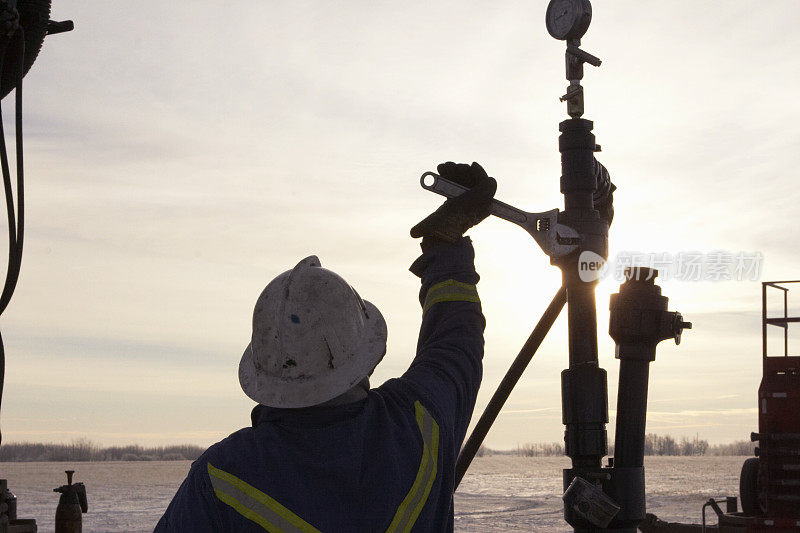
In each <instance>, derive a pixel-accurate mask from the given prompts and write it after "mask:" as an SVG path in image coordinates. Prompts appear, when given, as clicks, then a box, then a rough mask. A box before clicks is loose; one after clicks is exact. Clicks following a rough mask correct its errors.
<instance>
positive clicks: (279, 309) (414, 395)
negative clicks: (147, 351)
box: [155, 162, 497, 532]
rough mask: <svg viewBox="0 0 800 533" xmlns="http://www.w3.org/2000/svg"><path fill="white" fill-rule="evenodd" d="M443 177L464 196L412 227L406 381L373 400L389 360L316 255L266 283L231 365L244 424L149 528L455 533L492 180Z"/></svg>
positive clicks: (475, 170) (207, 457) (394, 382)
mask: <svg viewBox="0 0 800 533" xmlns="http://www.w3.org/2000/svg"><path fill="white" fill-rule="evenodd" d="M438 170H439V173H440V174H441V175H442V176H443V177H445V178H447V179H449V180H451V181H455V182H458V183H461V184H462V185H465V186H467V187H470V189H469V190H468V191H467V192H465V193H464V194H462V195H461V196H458V197H456V198H452V199H448V200H447V201H446V202H445V203H444V204H443V205H442V206H441V207H440V208H439V209H437V210H436V211H435V212H434V213H432V214H431V215H429V216H428V217H427V218H425V219H424V220H423V221H422V222H420V223H419V224H417V225H416V226H414V228H413V229H412V230H411V235H412V236H413V237H423V240H422V255H421V257H419V258H418V259H417V260H416V261H415V262H414V263H413V265H412V266H411V271H412V272H413V273H414V274H416V275H417V276H419V277H420V278H421V279H422V288H421V290H420V298H419V299H420V303H421V305H422V326H421V328H420V333H419V340H418V345H417V353H416V356H415V358H414V360H413V362H412V363H411V366H410V367H409V369H408V370H407V371H406V372H405V373H404V374H403V375H402V376H401V377H400V378H396V379H390V380H388V381H387V382H386V383H384V384H383V385H381V386H380V387H377V388H374V389H370V386H369V376H370V375H371V374H372V371H373V370H374V369H375V367H376V365H377V364H378V363H379V362H380V361H381V359H382V358H383V356H384V354H385V353H386V323H385V322H384V319H383V317H382V316H381V313H380V311H378V309H377V308H376V307H375V306H374V305H372V304H371V303H370V302H368V301H366V300H362V299H361V297H360V296H359V295H358V293H357V292H356V291H355V290H354V289H353V288H352V287H351V286H350V285H348V284H347V282H345V280H343V279H342V278H341V277H339V276H338V275H336V274H334V273H333V272H331V271H330V270H326V269H325V268H323V267H322V266H321V264H320V261H319V259H318V258H317V257H315V256H311V257H307V258H306V259H303V260H302V261H300V263H298V264H297V266H295V267H294V268H293V269H292V270H289V271H286V272H284V273H283V274H281V275H279V276H278V277H277V278H275V279H274V280H273V281H272V282H270V284H269V285H267V287H266V288H265V289H264V291H263V292H262V293H261V295H260V296H259V298H258V301H257V302H256V306H255V311H254V312H253V334H252V339H251V342H250V344H249V345H248V346H247V349H246V350H245V352H244V355H243V356H242V359H241V362H240V364H239V381H240V383H241V386H242V389H243V390H244V392H245V394H247V396H249V397H250V398H252V399H253V400H255V401H256V402H258V404H259V405H257V406H256V407H255V408H254V409H253V412H252V415H251V416H252V423H253V425H252V427H248V428H245V429H242V430H239V431H237V432H236V433H234V434H232V435H231V436H229V437H228V438H226V439H225V440H223V441H221V442H218V443H217V444H215V445H213V446H211V448H209V449H208V450H207V451H206V452H205V453H204V454H203V455H202V456H201V457H200V458H199V459H198V460H197V461H195V462H194V463H193V464H192V467H191V470H190V471H189V475H188V476H187V478H186V480H185V481H184V482H183V484H182V485H181V487H180V488H179V489H178V492H177V494H176V495H175V497H174V498H173V500H172V502H171V503H170V505H169V507H168V508H167V510H166V512H165V513H164V516H163V517H162V518H161V520H160V521H159V522H158V525H157V526H156V528H155V530H156V531H157V532H161V531H182V532H184V531H185V532H203V531H264V530H266V531H271V532H278V531H281V532H299V531H306V532H307V531H325V532H350V531H353V532H369V531H410V530H414V531H452V530H453V488H454V470H455V463H456V457H457V455H458V451H459V449H460V447H461V443H462V441H463V440H464V436H465V433H466V431H467V426H468V424H469V421H470V418H471V416H472V410H473V407H474V405H475V397H476V395H477V393H478V387H479V385H480V381H481V374H482V365H481V360H482V358H483V329H484V325H485V321H484V317H483V314H482V313H481V304H480V301H479V299H478V292H477V290H476V289H475V285H476V283H477V282H478V274H477V273H476V272H475V266H474V251H473V248H472V244H471V241H470V240H469V238H468V237H463V234H464V232H465V231H466V230H467V229H469V228H470V227H472V226H474V225H475V224H477V223H478V222H480V221H481V220H483V219H484V218H486V216H488V214H489V206H490V203H491V200H492V197H493V196H494V192H495V189H496V188H497V183H496V182H495V180H494V179H493V178H490V177H488V176H487V175H486V172H484V170H483V168H481V166H480V165H478V164H477V163H473V164H472V165H465V164H455V163H451V162H448V163H445V164H442V165H439V167H438Z"/></svg>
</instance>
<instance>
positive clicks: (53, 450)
mask: <svg viewBox="0 0 800 533" xmlns="http://www.w3.org/2000/svg"><path fill="white" fill-rule="evenodd" d="M754 447H755V444H754V443H752V442H750V441H746V440H740V441H735V442H731V443H729V444H717V445H714V446H710V445H709V444H708V441H707V440H704V439H700V438H698V437H695V438H693V439H688V438H686V437H682V438H680V439H676V438H675V437H672V436H670V435H663V436H662V435H656V434H655V433H648V434H647V435H646V436H645V455H672V456H677V455H681V456H691V455H753V450H754ZM608 448H609V449H608V455H609V456H613V455H614V444H613V442H612V443H609V447H608ZM204 449H205V448H203V447H200V446H194V445H191V444H181V445H174V446H157V447H144V446H139V445H135V444H134V445H128V446H108V447H104V446H100V445H99V444H97V443H95V442H92V441H91V440H88V439H77V440H74V441H72V442H71V443H70V444H47V443H39V442H19V443H9V444H3V445H2V446H0V462H32V461H53V462H58V461H186V460H190V461H193V460H195V459H197V458H198V457H199V456H200V454H202V453H203V451H204ZM477 455H478V457H484V456H489V455H518V456H522V457H552V456H559V455H564V444H563V443H560V442H538V443H527V444H523V445H518V446H517V448H516V449H514V450H493V449H491V448H487V447H486V446H481V447H480V449H479V450H478V454H477Z"/></svg>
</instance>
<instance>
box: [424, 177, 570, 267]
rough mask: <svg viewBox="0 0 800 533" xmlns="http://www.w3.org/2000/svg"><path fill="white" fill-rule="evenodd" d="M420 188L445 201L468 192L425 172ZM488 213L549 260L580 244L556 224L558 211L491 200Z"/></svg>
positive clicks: (567, 229)
mask: <svg viewBox="0 0 800 533" xmlns="http://www.w3.org/2000/svg"><path fill="white" fill-rule="evenodd" d="M419 183H420V185H422V188H423V189H425V190H428V191H431V192H435V193H436V194H441V195H442V196H445V197H447V198H452V197H454V196H458V195H459V194H461V193H463V192H466V191H467V190H469V189H468V188H467V187H464V186H463V185H459V184H458V183H454V182H452V181H449V180H447V179H445V178H443V177H441V176H440V175H438V174H436V173H434V172H426V173H424V174H423V175H422V176H421V177H420V179H419ZM489 212H490V213H491V214H492V215H494V216H496V217H499V218H502V219H503V220H508V221H509V222H513V223H514V224H517V225H518V226H520V227H521V228H522V229H524V230H525V231H527V232H528V233H530V235H531V236H532V237H533V238H534V240H535V241H536V242H537V243H538V244H539V246H540V247H541V249H542V250H543V251H544V253H546V254H547V255H548V256H550V257H563V256H565V255H567V254H569V253H571V252H573V251H575V250H576V249H577V248H578V246H579V245H580V242H581V237H580V235H579V234H578V232H577V231H575V230H574V229H572V228H571V227H569V226H565V225H564V224H559V223H558V209H552V210H550V211H544V212H542V213H528V212H526V211H523V210H521V209H517V208H516V207H513V206H510V205H508V204H506V203H503V202H501V201H499V200H492V204H491V208H490V210H489Z"/></svg>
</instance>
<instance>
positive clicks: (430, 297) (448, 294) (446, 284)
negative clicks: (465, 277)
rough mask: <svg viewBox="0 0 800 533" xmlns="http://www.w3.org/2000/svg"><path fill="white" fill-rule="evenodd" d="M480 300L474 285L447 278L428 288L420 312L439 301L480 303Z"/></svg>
mask: <svg viewBox="0 0 800 533" xmlns="http://www.w3.org/2000/svg"><path fill="white" fill-rule="evenodd" d="M480 301H481V300H480V298H478V289H476V288H475V285H470V284H469V283H461V282H460V281H456V280H454V279H448V280H447V281H442V282H441V283H437V284H436V285H434V286H432V287H431V288H430V289H428V292H427V294H425V303H424V304H422V312H423V313H424V312H425V311H427V310H428V309H430V307H431V306H432V305H433V304H435V303H439V302H476V303H480Z"/></svg>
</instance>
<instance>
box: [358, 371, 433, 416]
mask: <svg viewBox="0 0 800 533" xmlns="http://www.w3.org/2000/svg"><path fill="white" fill-rule="evenodd" d="M370 393H375V394H376V396H377V398H376V401H378V402H380V403H381V405H383V406H385V408H386V409H388V410H395V411H398V412H399V413H402V414H403V415H405V416H410V417H411V418H414V419H415V418H416V415H417V409H418V407H417V406H419V407H421V408H423V409H425V411H427V412H428V413H430V414H431V416H433V418H434V419H435V420H436V421H437V422H438V423H442V422H446V418H445V417H443V413H442V411H441V409H440V408H439V406H438V404H437V402H436V400H435V399H434V398H431V396H430V394H428V392H427V391H426V390H425V389H424V388H423V387H420V386H419V385H418V384H417V383H415V382H414V381H412V380H409V379H406V378H403V377H399V378H392V379H389V380H388V381H386V382H385V383H384V384H383V385H381V386H380V387H377V388H375V389H372V390H371V391H370Z"/></svg>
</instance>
